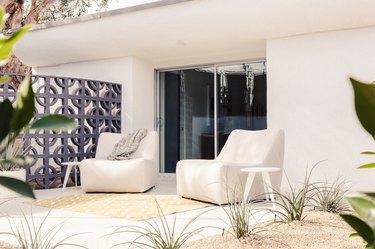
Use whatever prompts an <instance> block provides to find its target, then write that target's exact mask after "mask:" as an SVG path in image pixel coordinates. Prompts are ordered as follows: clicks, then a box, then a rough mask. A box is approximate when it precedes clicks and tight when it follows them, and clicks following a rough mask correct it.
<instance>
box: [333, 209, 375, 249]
mask: <svg viewBox="0 0 375 249" xmlns="http://www.w3.org/2000/svg"><path fill="white" fill-rule="evenodd" d="M340 216H341V218H343V219H344V220H345V222H346V223H348V224H349V225H350V226H351V227H352V228H353V229H354V230H355V231H356V232H357V233H358V234H359V235H360V236H361V237H362V238H363V239H364V240H365V241H366V242H367V243H368V244H370V245H371V244H373V243H374V241H375V238H374V232H373V231H372V229H371V227H370V226H369V225H367V223H366V222H364V221H363V220H361V219H359V218H358V217H355V216H353V215H350V214H340Z"/></svg>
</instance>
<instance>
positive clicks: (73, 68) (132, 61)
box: [34, 57, 155, 133]
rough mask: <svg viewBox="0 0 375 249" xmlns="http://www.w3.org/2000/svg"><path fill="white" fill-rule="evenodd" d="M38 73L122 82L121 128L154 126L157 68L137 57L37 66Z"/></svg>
mask: <svg viewBox="0 0 375 249" xmlns="http://www.w3.org/2000/svg"><path fill="white" fill-rule="evenodd" d="M34 71H35V73H36V74H42V75H55V76H65V77H77V78H85V79H95V80H103V81H109V82H115V83H120V84H122V108H121V113H122V114H121V115H122V124H121V126H122V132H123V133H126V132H129V131H132V130H134V129H137V128H147V129H149V130H153V129H154V117H155V114H154V102H155V93H154V84H155V83H154V68H153V67H152V66H151V65H150V64H148V63H147V62H145V61H142V60H140V59H138V58H135V57H126V58H118V59H107V60H98V61H89V62H79V63H70V64H64V65H59V66H53V67H40V68H34Z"/></svg>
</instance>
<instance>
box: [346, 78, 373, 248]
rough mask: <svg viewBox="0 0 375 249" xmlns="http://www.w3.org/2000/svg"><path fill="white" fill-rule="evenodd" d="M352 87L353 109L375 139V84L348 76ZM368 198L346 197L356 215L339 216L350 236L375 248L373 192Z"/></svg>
mask: <svg viewBox="0 0 375 249" xmlns="http://www.w3.org/2000/svg"><path fill="white" fill-rule="evenodd" d="M350 81H351V83H352V86H353V89H354V103H355V111H356V113H357V117H358V119H359V122H360V123H361V125H362V126H363V128H364V129H365V130H366V131H367V132H368V133H369V134H370V135H371V136H372V137H373V138H374V139H375V115H374V111H375V84H374V82H373V83H371V84H366V83H363V82H360V81H358V80H355V79H353V78H350ZM362 154H365V155H375V152H371V151H365V152H362ZM358 168H359V169H369V168H375V163H367V164H364V165H362V166H360V167H358ZM366 195H368V196H369V198H364V197H350V198H347V201H348V202H349V204H350V206H351V207H352V208H353V210H354V211H355V212H356V214H357V216H354V215H351V214H341V217H342V218H343V219H344V220H345V221H346V223H348V224H349V225H350V226H351V227H352V228H353V229H354V230H355V231H356V233H354V234H352V236H359V237H362V239H363V240H364V241H365V242H366V243H367V245H366V248H369V249H375V202H374V201H373V200H372V199H371V198H374V196H375V194H374V193H369V194H366Z"/></svg>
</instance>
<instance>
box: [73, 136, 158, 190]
mask: <svg viewBox="0 0 375 249" xmlns="http://www.w3.org/2000/svg"><path fill="white" fill-rule="evenodd" d="M123 137H124V134H118V133H101V134H100V136H99V141H98V145H97V149H96V156H95V158H92V159H85V160H82V162H81V164H80V172H81V187H82V190H83V191H85V192H144V191H146V190H148V189H150V188H152V187H153V186H155V183H156V180H157V176H158V173H159V168H158V163H157V156H158V150H157V148H158V147H157V146H158V136H157V133H156V132H155V131H149V132H148V133H147V136H146V137H145V138H143V139H142V141H141V143H140V145H139V147H138V149H137V151H136V152H135V153H134V154H132V157H131V159H130V160H121V161H112V160H107V157H108V155H109V154H110V153H111V151H112V149H113V147H114V146H115V144H116V143H117V142H119V141H120V140H121V138H123Z"/></svg>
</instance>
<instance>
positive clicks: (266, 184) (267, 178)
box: [262, 172, 276, 209]
mask: <svg viewBox="0 0 375 249" xmlns="http://www.w3.org/2000/svg"><path fill="white" fill-rule="evenodd" d="M262 178H263V184H264V190H265V191H267V194H266V196H267V200H268V199H269V200H270V201H272V206H273V209H276V204H275V195H274V194H273V189H272V184H271V178H270V174H269V173H268V172H263V173H262Z"/></svg>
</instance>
